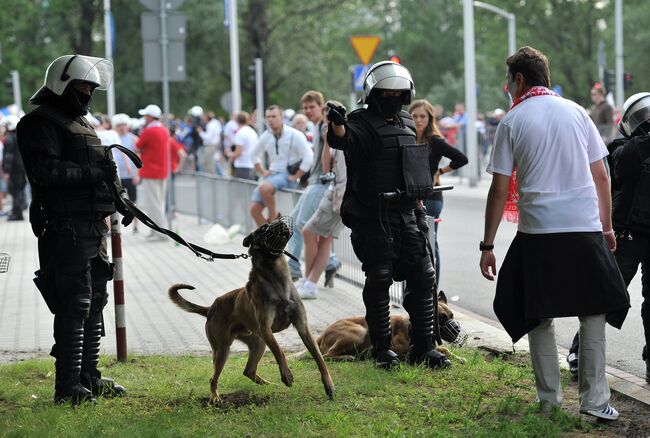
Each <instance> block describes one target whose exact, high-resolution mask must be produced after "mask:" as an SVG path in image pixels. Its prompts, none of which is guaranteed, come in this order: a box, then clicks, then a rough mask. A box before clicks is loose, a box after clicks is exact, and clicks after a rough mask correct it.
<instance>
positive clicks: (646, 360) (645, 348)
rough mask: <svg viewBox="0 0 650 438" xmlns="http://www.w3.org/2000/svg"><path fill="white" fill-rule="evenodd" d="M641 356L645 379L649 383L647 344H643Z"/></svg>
mask: <svg viewBox="0 0 650 438" xmlns="http://www.w3.org/2000/svg"><path fill="white" fill-rule="evenodd" d="M641 358H642V359H643V360H644V361H645V381H646V382H648V383H650V357H648V346H647V345H644V346H643V351H641Z"/></svg>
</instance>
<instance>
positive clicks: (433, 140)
mask: <svg viewBox="0 0 650 438" xmlns="http://www.w3.org/2000/svg"><path fill="white" fill-rule="evenodd" d="M409 113H411V116H412V117H413V121H414V122H415V129H416V131H417V142H418V143H427V144H428V145H429V169H430V170H431V175H432V176H433V185H435V186H439V185H440V175H442V174H443V173H447V172H451V171H452V170H454V169H458V168H460V167H463V166H464V165H466V164H467V156H465V154H463V153H462V152H461V151H459V150H458V149H456V148H455V147H453V146H451V145H450V144H448V143H447V142H446V141H445V140H444V138H443V136H442V134H440V131H439V130H438V125H437V124H436V118H435V114H434V111H433V106H432V105H431V103H429V101H428V100H425V99H419V100H416V101H414V102H413V103H412V104H411V106H410V107H409ZM442 157H445V158H449V159H450V160H451V162H450V163H449V164H448V165H447V166H444V167H438V166H439V165H440V160H441V159H442ZM442 204H443V202H442V192H438V193H434V194H433V195H431V196H430V197H429V198H427V199H425V200H424V205H425V207H426V208H427V215H428V216H433V217H434V218H436V219H438V218H439V217H440V213H441V212H442ZM437 236H438V223H437V222H436V223H435V225H434V227H433V228H432V229H431V231H429V240H430V241H431V242H432V243H434V245H435V255H436V266H435V268H436V279H437V281H438V284H440V250H439V248H438V239H437Z"/></svg>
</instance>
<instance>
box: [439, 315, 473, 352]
mask: <svg viewBox="0 0 650 438" xmlns="http://www.w3.org/2000/svg"><path fill="white" fill-rule="evenodd" d="M440 335H441V336H442V339H443V340H444V341H446V342H449V343H450V344H454V345H456V346H458V347H462V346H463V345H464V344H465V342H466V341H467V338H468V337H469V335H468V334H467V332H466V331H465V330H463V328H462V327H461V326H460V324H459V323H458V321H456V320H455V319H449V320H447V322H445V323H444V324H442V325H441V326H440Z"/></svg>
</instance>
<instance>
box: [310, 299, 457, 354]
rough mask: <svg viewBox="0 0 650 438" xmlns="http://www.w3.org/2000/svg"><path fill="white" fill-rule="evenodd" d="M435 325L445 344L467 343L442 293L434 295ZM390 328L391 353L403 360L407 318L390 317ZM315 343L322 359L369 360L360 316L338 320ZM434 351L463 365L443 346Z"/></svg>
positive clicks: (365, 327)
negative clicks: (436, 307) (435, 296)
mask: <svg viewBox="0 0 650 438" xmlns="http://www.w3.org/2000/svg"><path fill="white" fill-rule="evenodd" d="M454 323H455V324H454ZM438 325H439V326H440V329H441V335H442V338H443V339H444V340H445V341H447V342H451V343H455V344H457V345H462V344H463V343H464V342H465V340H467V333H465V332H464V331H463V330H462V329H461V328H460V325H459V324H458V323H457V322H456V321H455V320H454V314H453V312H452V311H451V309H450V308H449V306H448V305H447V297H446V296H445V293H444V292H442V291H440V293H439V294H438ZM390 328H391V331H392V335H393V339H392V344H393V346H392V350H393V351H394V352H395V353H396V354H397V356H398V357H399V358H400V360H404V359H405V358H406V355H407V353H408V351H409V344H410V336H409V317H408V315H392V316H391V317H390ZM316 342H317V343H318V347H319V348H320V351H321V352H322V353H323V357H325V358H328V359H333V360H357V359H365V358H367V357H370V349H371V348H372V344H371V343H370V335H369V334H368V323H367V322H366V319H365V317H363V316H353V317H350V318H344V319H339V320H338V321H336V322H334V323H333V324H331V325H330V326H329V327H327V328H326V329H325V331H324V332H323V333H322V334H321V335H320V336H319V338H318V339H317V340H316ZM436 349H437V350H438V351H439V352H441V353H442V354H444V355H445V356H447V357H448V358H450V359H456V360H458V361H459V362H461V363H465V359H464V358H462V357H458V356H456V355H455V354H454V353H452V352H451V351H449V350H448V349H447V348H445V347H443V346H440V345H439V346H438V347H436Z"/></svg>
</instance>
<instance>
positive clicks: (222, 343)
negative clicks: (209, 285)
mask: <svg viewBox="0 0 650 438" xmlns="http://www.w3.org/2000/svg"><path fill="white" fill-rule="evenodd" d="M290 237H291V225H287V223H286V218H280V219H276V220H275V221H273V222H272V223H270V224H266V225H262V226H261V227H260V228H258V229H257V230H255V231H253V232H252V233H251V234H249V235H248V236H247V237H246V238H245V239H244V242H243V244H244V246H248V247H250V248H249V251H248V253H249V255H250V257H251V259H252V263H253V267H252V269H251V272H250V275H249V278H248V282H247V283H246V286H245V287H242V288H240V289H235V290H233V291H231V292H228V293H227V294H225V295H223V296H221V297H219V298H217V299H216V300H214V303H213V304H212V306H210V307H204V306H199V305H197V304H193V303H191V302H189V301H187V300H185V299H184V298H183V297H181V296H180V295H179V293H178V290H179V289H194V287H192V286H188V285H184V284H176V285H173V286H172V287H170V288H169V298H170V299H171V300H172V301H173V302H174V303H176V304H177V305H178V306H179V307H180V308H182V309H183V310H185V311H187V312H192V313H198V314H199V315H203V316H205V317H206V318H207V321H206V323H205V332H206V335H207V337H208V340H209V341H210V346H211V347H212V362H213V366H214V374H213V375H212V378H211V379H210V401H211V402H218V401H220V397H219V390H218V380H219V375H220V374H221V372H222V371H223V367H224V365H225V364H226V360H227V359H228V354H229V352H230V346H231V345H232V343H233V341H234V340H235V339H237V340H240V341H242V342H243V343H245V344H246V345H247V346H248V361H247V363H246V368H245V369H244V375H245V376H246V377H248V378H249V379H251V380H252V381H253V382H255V383H257V384H266V383H268V382H267V381H266V380H264V379H263V378H261V377H260V376H258V375H257V365H258V363H259V361H260V359H261V358H262V355H263V354H264V350H265V347H266V346H268V347H269V349H270V350H271V352H272V353H273V356H274V357H275V360H276V361H277V363H278V365H279V367H280V375H281V377H282V382H284V384H285V385H287V386H291V385H292V383H293V375H292V374H291V370H290V369H289V365H288V364H287V360H286V357H285V355H284V353H283V351H282V349H281V348H280V346H279V345H278V342H277V341H276V339H275V337H274V336H273V333H277V332H280V331H282V330H284V329H286V328H287V327H289V325H290V324H293V326H294V327H295V328H296V330H297V331H298V334H299V335H300V339H301V340H302V342H303V344H305V347H307V349H308V350H309V352H310V353H311V355H312V357H313V358H314V360H315V361H316V363H317V365H318V369H319V371H320V374H321V381H322V382H323V386H324V387H325V392H326V393H327V396H328V397H329V398H330V399H332V398H333V396H334V385H333V383H332V378H331V377H330V374H329V371H328V369H327V366H326V365H325V361H324V360H323V356H322V354H321V352H320V350H319V349H318V346H317V345H316V341H315V340H314V338H313V336H312V334H311V332H310V331H309V325H308V323H307V312H306V311H305V308H304V306H303V304H302V301H300V296H299V295H298V291H297V290H296V288H295V287H294V286H293V284H292V283H291V276H290V274H289V267H288V265H287V261H286V259H285V257H284V254H283V249H284V247H285V245H286V243H287V241H288V240H289V238H290Z"/></svg>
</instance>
